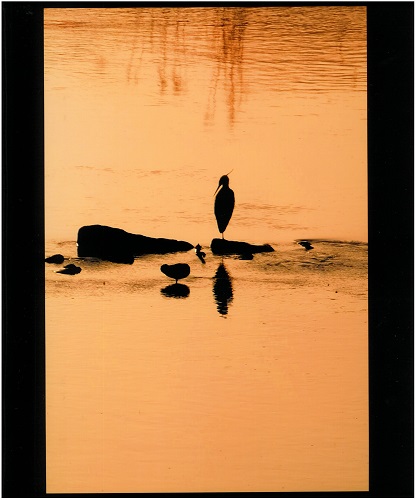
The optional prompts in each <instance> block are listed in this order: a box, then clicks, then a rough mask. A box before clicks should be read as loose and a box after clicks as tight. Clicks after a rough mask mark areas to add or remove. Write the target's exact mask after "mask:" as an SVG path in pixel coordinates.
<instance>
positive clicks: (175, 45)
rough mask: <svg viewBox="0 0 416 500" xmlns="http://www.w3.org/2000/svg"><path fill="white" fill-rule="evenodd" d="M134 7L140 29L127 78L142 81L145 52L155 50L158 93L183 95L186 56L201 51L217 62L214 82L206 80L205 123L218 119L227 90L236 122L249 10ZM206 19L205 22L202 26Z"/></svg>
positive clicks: (231, 115) (231, 121) (230, 112)
mask: <svg viewBox="0 0 416 500" xmlns="http://www.w3.org/2000/svg"><path fill="white" fill-rule="evenodd" d="M135 12H136V18H135V30H136V31H135V37H134V39H133V41H132V49H131V53H130V58H129V60H128V63H127V80H128V81H129V82H134V83H138V80H139V71H140V66H141V64H142V59H143V55H144V53H146V52H147V51H150V53H151V54H152V55H153V63H154V65H155V68H156V75H157V77H156V78H157V83H158V87H159V93H160V94H161V95H166V93H167V92H168V91H169V90H170V91H171V92H172V94H173V95H181V94H183V92H185V91H186V90H187V80H186V76H187V67H188V66H187V65H188V61H187V55H188V54H191V58H192V57H195V55H200V57H202V58H206V59H208V61H207V62H208V64H212V66H213V73H212V77H211V81H210V82H207V84H208V87H209V91H208V102H207V106H206V112H205V123H206V124H208V125H209V124H211V123H212V122H213V120H214V117H215V113H216V102H217V95H218V93H219V92H220V90H224V92H225V100H226V109H227V111H228V122H229V124H230V125H231V126H233V125H234V123H235V120H236V113H237V111H238V109H239V107H240V106H241V102H242V98H243V96H244V94H245V93H246V88H245V82H244V78H243V61H244V38H245V31H246V26H247V25H248V19H247V16H248V11H247V9H245V8H237V7H224V8H206V9H205V8H200V9H196V11H194V9H190V10H189V11H188V9H186V8H183V9H182V8H158V9H145V10H144V11H142V10H141V9H137V10H136V11H135ZM202 18H203V19H204V22H205V24H204V25H203V26H199V24H197V23H198V22H201V19H202ZM204 26H206V27H207V28H208V29H207V30H206V31H204Z"/></svg>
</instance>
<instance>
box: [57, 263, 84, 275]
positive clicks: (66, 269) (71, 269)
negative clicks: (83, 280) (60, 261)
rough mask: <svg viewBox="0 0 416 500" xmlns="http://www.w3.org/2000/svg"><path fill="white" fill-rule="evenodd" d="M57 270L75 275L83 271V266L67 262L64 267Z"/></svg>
mask: <svg viewBox="0 0 416 500" xmlns="http://www.w3.org/2000/svg"><path fill="white" fill-rule="evenodd" d="M56 272H57V273H59V274H70V275H72V276H73V275H74V274H79V273H80V272H81V268H80V267H78V266H76V265H75V264H67V265H66V266H64V268H63V269H61V270H60V271H56Z"/></svg>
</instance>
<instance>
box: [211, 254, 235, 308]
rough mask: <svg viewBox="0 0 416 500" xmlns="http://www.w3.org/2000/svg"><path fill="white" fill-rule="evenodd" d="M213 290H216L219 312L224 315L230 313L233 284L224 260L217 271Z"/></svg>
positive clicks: (215, 296) (215, 295)
mask: <svg viewBox="0 0 416 500" xmlns="http://www.w3.org/2000/svg"><path fill="white" fill-rule="evenodd" d="M212 291H213V292H214V299H215V302H216V304H217V310H218V312H219V313H220V314H221V315H222V316H226V315H227V314H228V305H229V304H230V303H231V302H232V300H233V286H232V282H231V277H230V275H229V274H228V271H227V269H226V267H225V266H224V264H223V263H222V262H221V264H220V265H219V266H218V269H217V272H216V273H215V276H214V287H213V290H212Z"/></svg>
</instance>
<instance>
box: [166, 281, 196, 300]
mask: <svg viewBox="0 0 416 500" xmlns="http://www.w3.org/2000/svg"><path fill="white" fill-rule="evenodd" d="M189 291H190V290H189V287H188V286H186V285H184V284H182V283H174V284H173V285H168V286H166V287H165V288H162V290H160V292H161V293H162V294H163V295H165V296H166V297H177V298H183V297H188V295H189Z"/></svg>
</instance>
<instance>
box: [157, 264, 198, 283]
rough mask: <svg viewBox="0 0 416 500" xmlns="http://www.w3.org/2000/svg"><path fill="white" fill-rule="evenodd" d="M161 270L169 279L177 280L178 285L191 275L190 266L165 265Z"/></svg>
mask: <svg viewBox="0 0 416 500" xmlns="http://www.w3.org/2000/svg"><path fill="white" fill-rule="evenodd" d="M160 270H161V271H162V273H163V274H166V276H168V277H169V278H173V279H174V280H176V283H178V280H180V279H182V278H186V277H187V276H189V273H190V272H191V268H190V267H189V266H188V264H172V265H169V264H163V266H161V268H160Z"/></svg>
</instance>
